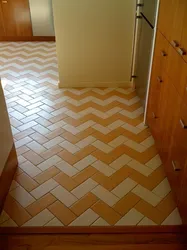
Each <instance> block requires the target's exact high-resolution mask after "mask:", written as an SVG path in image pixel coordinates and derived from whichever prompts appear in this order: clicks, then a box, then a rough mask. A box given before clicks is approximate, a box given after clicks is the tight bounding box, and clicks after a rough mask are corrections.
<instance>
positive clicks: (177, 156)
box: [166, 104, 187, 199]
mask: <svg viewBox="0 0 187 250" xmlns="http://www.w3.org/2000/svg"><path fill="white" fill-rule="evenodd" d="M186 160H187V106H186V105H185V104H183V105H182V107H181V111H180V113H179V115H178V117H177V119H176V127H175V129H174V131H173V133H172V134H171V147H170V152H169V158H168V161H167V164H166V171H167V173H168V178H169V179H170V183H171V185H172V187H173V191H174V192H175V194H176V197H177V199H178V197H179V196H180V192H181V184H182V179H183V176H184V169H185V165H186ZM186 188H187V185H186Z"/></svg>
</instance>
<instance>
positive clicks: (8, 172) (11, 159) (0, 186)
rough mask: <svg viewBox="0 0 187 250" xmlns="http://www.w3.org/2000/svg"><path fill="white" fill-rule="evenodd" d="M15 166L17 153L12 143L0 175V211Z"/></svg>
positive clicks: (16, 164)
mask: <svg viewBox="0 0 187 250" xmlns="http://www.w3.org/2000/svg"><path fill="white" fill-rule="evenodd" d="M17 166H18V160H17V154H16V149H15V145H14V144H13V146H12V149H11V151H10V154H9V156H8V159H7V161H6V163H5V166H4V169H3V172H2V174H1V176H0V213H1V211H2V209H3V205H4V201H5V199H6V196H7V194H8V191H9V188H10V185H11V183H12V180H13V178H14V174H15V171H16V169H17Z"/></svg>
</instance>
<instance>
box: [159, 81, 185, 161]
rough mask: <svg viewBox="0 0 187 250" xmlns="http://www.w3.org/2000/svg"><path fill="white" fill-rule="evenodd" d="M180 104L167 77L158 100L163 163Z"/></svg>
mask: <svg viewBox="0 0 187 250" xmlns="http://www.w3.org/2000/svg"><path fill="white" fill-rule="evenodd" d="M180 106H181V97H180V95H179V94H178V93H177V91H176V88H175V87H174V85H173V83H172V79H170V78H168V81H167V86H166V87H165V91H164V92H163V96H162V99H161V102H160V112H161V115H160V116H161V119H160V126H159V127H160V133H161V136H162V142H161V148H160V154H161V157H162V160H163V163H165V162H166V161H167V159H168V153H169V151H170V147H171V137H172V135H173V132H174V130H175V127H176V124H177V121H178V120H179V112H180Z"/></svg>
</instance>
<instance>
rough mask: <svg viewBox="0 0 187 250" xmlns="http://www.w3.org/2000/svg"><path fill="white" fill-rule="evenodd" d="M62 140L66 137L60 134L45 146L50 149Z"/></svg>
mask: <svg viewBox="0 0 187 250" xmlns="http://www.w3.org/2000/svg"><path fill="white" fill-rule="evenodd" d="M62 141H64V139H63V138H62V137H60V136H57V137H55V138H54V139H52V140H50V141H48V142H46V143H44V144H43V146H44V147H45V148H47V149H50V148H52V147H54V146H56V145H58V144H60V143H61V142H62Z"/></svg>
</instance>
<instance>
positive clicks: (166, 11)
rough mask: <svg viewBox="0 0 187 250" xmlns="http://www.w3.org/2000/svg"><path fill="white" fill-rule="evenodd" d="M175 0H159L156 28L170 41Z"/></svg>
mask: <svg viewBox="0 0 187 250" xmlns="http://www.w3.org/2000/svg"><path fill="white" fill-rule="evenodd" d="M176 1H178V0H160V7H159V17H158V29H159V31H160V32H161V33H162V34H163V35H164V36H165V37H166V38H167V40H168V41H171V34H172V27H173V21H174V18H173V17H174V15H175V11H176Z"/></svg>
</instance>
